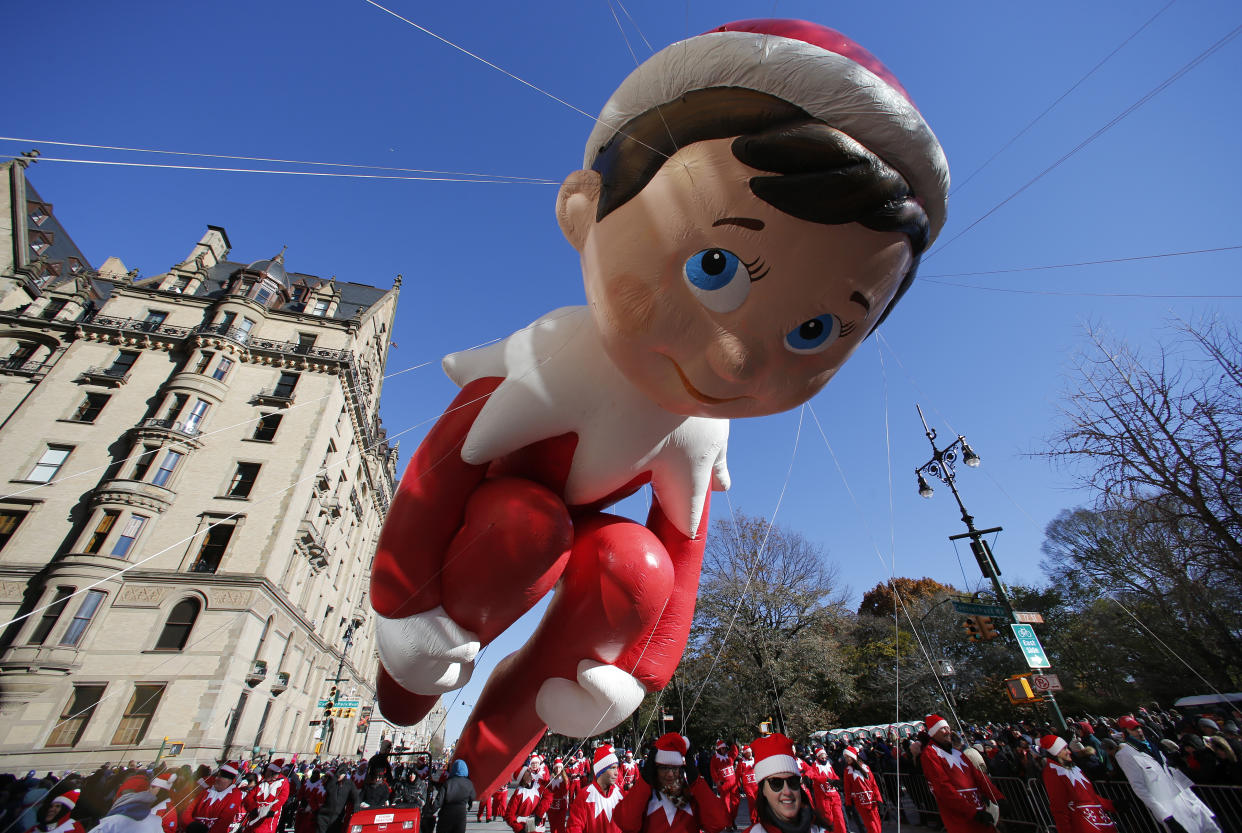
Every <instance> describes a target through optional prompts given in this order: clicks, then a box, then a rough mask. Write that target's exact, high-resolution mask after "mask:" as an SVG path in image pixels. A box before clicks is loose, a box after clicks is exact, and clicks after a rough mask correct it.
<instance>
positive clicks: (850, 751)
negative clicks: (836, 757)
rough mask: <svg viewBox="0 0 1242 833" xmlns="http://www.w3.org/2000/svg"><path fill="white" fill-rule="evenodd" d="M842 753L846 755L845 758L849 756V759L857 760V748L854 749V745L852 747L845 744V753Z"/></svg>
mask: <svg viewBox="0 0 1242 833" xmlns="http://www.w3.org/2000/svg"><path fill="white" fill-rule="evenodd" d="M844 754H845V757H847V758H851V759H853V760H855V761H857V760H858V750H857V749H855V748H854V747H852V746H847V747H845V753H844Z"/></svg>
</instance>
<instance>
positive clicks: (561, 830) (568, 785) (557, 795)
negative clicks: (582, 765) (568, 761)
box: [544, 758, 578, 833]
mask: <svg viewBox="0 0 1242 833" xmlns="http://www.w3.org/2000/svg"><path fill="white" fill-rule="evenodd" d="M557 764H560V765H561V766H560V767H559V768H558V767H557ZM552 769H553V775H552V780H550V781H548V783H547V785H546V786H545V787H544V789H546V790H547V791H548V792H549V793H551V794H552V804H551V805H550V806H549V807H548V825H549V826H550V827H551V828H552V833H565V830H566V828H567V827H568V825H569V808H570V806H571V805H572V804H573V802H574V798H576V797H577V795H578V779H577V778H575V777H573V776H572V775H570V774H569V770H567V769H565V767H564V763H563V762H562V761H561V759H560V758H557V759H556V761H555V762H554V763H553V765H552Z"/></svg>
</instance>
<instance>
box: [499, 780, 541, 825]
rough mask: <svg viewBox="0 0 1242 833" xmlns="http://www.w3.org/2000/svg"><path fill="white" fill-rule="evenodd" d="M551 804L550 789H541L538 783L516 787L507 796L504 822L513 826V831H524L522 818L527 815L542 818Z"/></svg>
mask: <svg viewBox="0 0 1242 833" xmlns="http://www.w3.org/2000/svg"><path fill="white" fill-rule="evenodd" d="M551 806H552V791H551V790H545V789H541V788H540V787H539V785H538V784H532V785H531V786H529V787H518V788H517V789H515V790H514V791H513V795H511V796H509V804H508V805H507V806H506V807H505V824H507V825H509V826H510V827H512V828H513V833H524V831H525V830H526V823H525V821H524V819H526V818H527V817H529V816H533V817H535V818H537V819H538V818H542V817H543V816H544V815H546V814H547V812H548V808H549V807H551Z"/></svg>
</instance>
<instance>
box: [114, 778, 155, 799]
mask: <svg viewBox="0 0 1242 833" xmlns="http://www.w3.org/2000/svg"><path fill="white" fill-rule="evenodd" d="M150 788H151V782H150V781H149V780H148V779H147V776H145V775H131V776H129V777H128V778H126V779H125V780H124V781H122V782H121V786H120V788H119V789H117V791H116V797H117V798H120V797H121V793H143V792H146V791H147V790H149V789H150Z"/></svg>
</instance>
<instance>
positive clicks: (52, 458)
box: [26, 445, 73, 483]
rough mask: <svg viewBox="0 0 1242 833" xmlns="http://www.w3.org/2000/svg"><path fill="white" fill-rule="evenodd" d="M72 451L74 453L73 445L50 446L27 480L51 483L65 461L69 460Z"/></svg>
mask: <svg viewBox="0 0 1242 833" xmlns="http://www.w3.org/2000/svg"><path fill="white" fill-rule="evenodd" d="M71 451H73V446H71V445H49V446H48V447H47V451H44V452H43V456H41V457H40V458H39V462H37V463H35V466H34V468H33V469H31V470H30V474H29V475H27V476H26V479H27V480H29V481H31V482H32V483H51V482H52V479H53V478H55V477H56V475H57V473H58V472H59V471H60V469H61V466H63V465H64V464H65V460H67V459H69V452H71Z"/></svg>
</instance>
